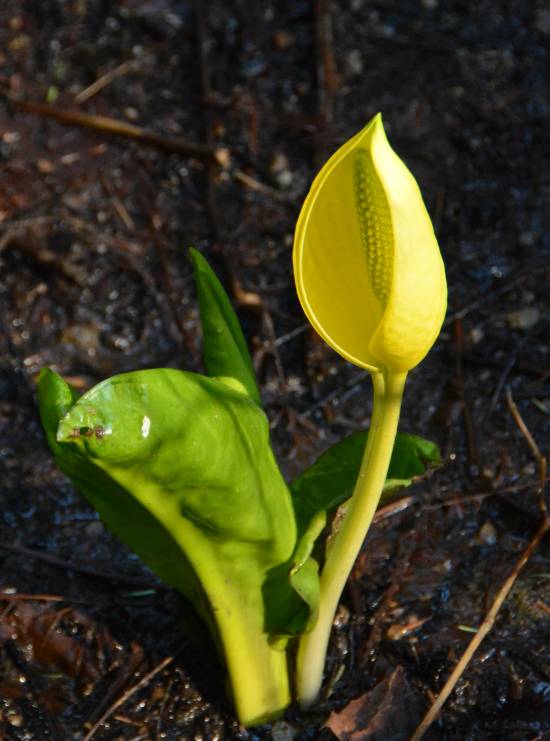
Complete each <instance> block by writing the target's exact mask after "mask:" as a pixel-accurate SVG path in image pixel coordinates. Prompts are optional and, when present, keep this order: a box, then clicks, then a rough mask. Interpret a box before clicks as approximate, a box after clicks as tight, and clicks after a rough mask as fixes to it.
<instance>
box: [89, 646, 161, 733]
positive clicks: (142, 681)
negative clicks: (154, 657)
mask: <svg viewBox="0 0 550 741" xmlns="http://www.w3.org/2000/svg"><path fill="white" fill-rule="evenodd" d="M172 661H174V657H173V656H167V657H166V658H165V659H164V660H163V661H161V662H160V664H159V665H158V666H156V667H155V668H154V669H153V670H152V671H150V672H149V674H146V675H145V676H144V677H142V678H141V679H140V680H139V682H138V683H137V684H135V685H134V686H133V687H130V689H128V690H126V692H123V693H122V695H121V696H120V697H119V698H118V700H116V702H114V703H113V704H112V705H111V706H110V707H109V708H107V710H106V711H105V712H104V713H103V715H102V716H101V718H100V719H99V720H98V721H97V723H94V725H93V726H92V728H90V730H89V731H88V733H87V734H86V735H85V736H84V738H83V740H82V741H90V739H91V738H92V737H93V736H94V735H95V733H96V731H98V730H99V728H100V727H101V726H102V725H103V723H105V721H106V720H108V719H109V718H110V717H111V715H112V714H113V713H114V712H115V711H116V710H117V709H118V708H119V707H120V706H121V705H124V703H125V702H126V700H128V699H130V697H132V695H135V693H136V692H139V690H141V689H143V688H144V687H146V686H147V685H148V684H149V682H150V681H151V680H152V679H154V677H156V675H157V674H159V672H161V671H162V670H163V669H165V668H166V667H167V666H168V664H171V663H172Z"/></svg>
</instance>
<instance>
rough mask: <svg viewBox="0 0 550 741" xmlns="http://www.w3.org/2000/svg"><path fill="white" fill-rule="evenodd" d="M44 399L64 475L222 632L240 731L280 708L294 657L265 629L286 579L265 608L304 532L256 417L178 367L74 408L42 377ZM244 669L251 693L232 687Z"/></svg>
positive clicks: (117, 382)
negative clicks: (274, 576)
mask: <svg viewBox="0 0 550 741" xmlns="http://www.w3.org/2000/svg"><path fill="white" fill-rule="evenodd" d="M39 395H40V407H41V416H42V421H43V424H44V427H45V429H46V432H47V436H48V442H49V444H50V446H51V447H52V450H53V452H54V455H55V458H56V461H57V463H58V465H59V467H60V468H61V469H62V470H63V471H64V472H65V474H66V475H67V476H68V477H69V478H70V479H71V480H72V481H73V482H74V484H75V485H76V486H77V487H78V488H79V489H80V491H81V492H82V493H83V494H84V495H85V496H86V497H87V498H88V499H89V501H90V502H91V504H92V505H93V506H94V507H95V508H96V509H97V511H98V512H99V514H100V515H101V517H102V519H103V520H104V521H105V523H106V524H107V525H108V526H109V527H110V528H111V529H112V530H113V531H114V532H115V533H116V534H117V535H118V536H119V537H120V538H121V539H122V540H124V541H125V542H126V543H127V544H128V545H129V546H130V547H131V548H132V549H133V550H135V551H136V553H138V554H139V555H140V556H141V557H142V558H143V560H144V561H145V562H146V563H147V564H148V565H149V566H150V567H151V568H152V569H153V570H154V571H155V572H156V573H157V574H158V575H159V576H160V577H161V578H162V579H163V580H164V581H165V582H166V583H167V584H170V585H172V586H174V587H176V588H177V589H180V590H181V591H182V592H183V593H184V594H186V595H187V596H188V597H189V598H190V599H191V600H192V601H193V602H194V604H195V605H196V607H197V608H198V610H199V611H200V612H201V614H202V615H203V616H204V617H205V618H206V619H207V621H208V623H209V625H210V627H211V628H212V629H213V630H214V633H215V635H216V633H217V637H218V642H219V643H220V642H221V645H222V646H223V652H224V655H225V658H226V661H227V664H228V668H229V671H230V673H233V675H232V684H233V690H234V694H235V695H236V703H237V706H238V711H239V704H240V706H241V710H240V711H239V715H240V717H241V720H242V722H245V723H251V722H259V720H262V719H265V718H267V717H271V715H272V714H273V713H274V712H275V711H280V710H281V709H282V708H283V707H284V706H285V704H287V702H288V682H287V677H286V660H285V658H284V655H283V654H281V653H280V652H278V653H277V652H275V651H274V649H273V648H272V647H271V646H270V641H269V635H268V626H269V625H270V624H271V623H274V624H278V623H279V621H280V616H279V613H278V610H279V604H283V603H288V604H290V605H293V604H295V601H296V597H295V593H294V592H293V590H292V589H291V587H290V585H289V583H288V579H286V580H285V579H278V580H272V585H273V586H274V587H276V589H275V591H274V592H273V590H272V593H271V595H270V596H271V602H270V603H266V601H265V599H264V584H265V582H266V580H268V579H269V578H270V574H271V573H272V572H279V571H280V570H281V566H282V567H283V568H284V566H285V564H286V563H287V562H288V560H289V558H290V557H291V555H292V552H293V550H294V546H295V540H296V528H295V519H294V513H293V510H292V503H291V498H290V494H289V491H288V489H287V487H286V484H285V482H284V481H283V479H282V477H281V474H280V472H279V469H278V467H277V464H276V463H275V460H274V457H273V454H272V451H271V448H270V445H269V430H268V423H267V419H266V418H265V415H264V413H263V412H262V410H261V409H260V407H259V406H258V405H257V404H256V403H255V402H254V401H252V400H251V398H250V397H249V396H248V394H246V393H243V392H240V391H237V390H234V389H232V388H230V387H228V386H227V385H226V384H225V383H223V382H221V381H218V380H216V379H211V378H207V377H204V376H199V375H196V374H192V373H185V372H183V371H177V370H171V369H163V370H147V371H136V372H134V373H126V374H123V375H120V376H115V377H113V378H110V379H108V380H107V381H104V382H103V383H100V384H99V385H98V386H96V387H94V388H93V389H91V390H90V391H89V392H87V393H86V394H84V396H82V397H80V398H79V399H76V401H75V393H74V392H73V391H72V390H71V389H70V388H69V387H68V386H67V384H65V382H64V381H63V380H62V379H61V378H60V377H59V376H57V375H56V374H54V373H52V372H51V371H48V370H45V371H43V373H42V375H41V379H40V384H39ZM271 606H273V613H274V614H273V615H271V614H270V609H271ZM214 626H215V627H214ZM244 667H248V668H247V671H248V672H249V673H250V674H251V679H250V681H251V682H252V684H253V685H254V686H255V688H256V689H254V691H252V693H251V690H250V688H248V689H247V688H246V686H245V685H243V683H242V682H241V681H240V680H239V679H238V678H237V679H235V677H239V676H240V672H242V671H244ZM274 667H275V668H274ZM285 687H286V689H285ZM255 693H260V694H261V697H260V698H259V700H258V702H253V701H252V700H251V698H253V697H254V694H255ZM239 698H240V699H239ZM251 706H252V708H251Z"/></svg>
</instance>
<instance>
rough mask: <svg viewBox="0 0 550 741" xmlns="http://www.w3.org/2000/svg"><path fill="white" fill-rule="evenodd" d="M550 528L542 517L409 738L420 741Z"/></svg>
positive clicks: (548, 520) (547, 521) (546, 520)
mask: <svg viewBox="0 0 550 741" xmlns="http://www.w3.org/2000/svg"><path fill="white" fill-rule="evenodd" d="M549 530H550V519H544V520H543V522H542V524H541V526H540V527H539V529H538V530H537V532H536V534H535V536H534V538H533V539H532V541H531V542H530V543H529V545H528V546H527V548H526V549H525V550H524V552H523V553H522V554H521V556H520V558H519V559H518V561H517V563H516V565H515V566H514V568H513V570H512V572H511V574H510V575H509V576H508V578H507V579H506V581H505V582H504V584H503V585H502V586H501V588H500V589H499V591H498V594H497V596H496V598H495V600H494V602H493V604H492V605H491V609H490V610H489V612H488V613H487V615H486V616H485V619H484V620H483V623H482V624H481V626H480V628H479V630H478V631H477V633H476V634H475V636H474V637H473V638H472V640H471V641H470V644H469V646H468V648H467V649H466V651H464V653H463V654H462V656H461V658H460V661H459V662H458V664H457V665H456V667H455V668H454V671H453V673H452V674H451V676H450V677H449V679H448V680H447V681H446V682H445V686H444V687H443V689H442V690H441V692H440V693H439V695H438V696H437V699H436V700H435V702H434V704H433V705H432V706H431V708H430V709H429V711H428V712H427V713H426V715H425V716H424V718H423V720H422V722H421V723H420V725H419V726H418V728H417V729H416V731H415V732H414V735H413V736H412V738H411V741H420V739H421V738H422V737H423V736H424V734H425V733H426V731H427V730H428V728H429V727H430V726H431V725H432V723H433V722H434V720H435V719H436V718H437V716H438V715H439V711H440V710H441V708H442V707H443V705H444V704H445V702H446V701H447V698H448V697H449V695H450V694H451V692H452V691H453V690H454V688H455V686H456V684H457V682H458V680H459V679H460V677H461V676H462V674H463V673H464V672H465V671H466V668H467V667H468V664H469V663H470V661H471V660H472V658H473V656H474V654H475V652H476V651H477V649H478V648H479V646H480V644H481V642H482V641H483V639H484V638H485V636H486V635H487V634H488V633H489V632H490V630H491V628H492V627H493V625H494V623H495V618H496V616H497V614H498V612H499V610H500V608H501V607H502V605H503V603H504V601H505V599H506V597H507V596H508V594H509V593H510V590H511V589H512V587H513V586H514V583H515V581H516V579H517V578H518V576H519V574H520V572H521V570H522V569H523V567H524V566H525V564H526V563H527V562H528V561H529V559H530V558H531V555H532V554H533V552H534V551H535V550H536V549H537V547H538V545H539V543H540V541H541V540H542V539H543V538H544V536H545V535H546V533H547V532H548V531H549Z"/></svg>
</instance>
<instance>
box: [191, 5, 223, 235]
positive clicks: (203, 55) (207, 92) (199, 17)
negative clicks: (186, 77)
mask: <svg viewBox="0 0 550 741" xmlns="http://www.w3.org/2000/svg"><path fill="white" fill-rule="evenodd" d="M208 6H209V3H208V2H207V0H195V3H194V9H195V32H196V38H197V53H198V68H199V82H200V88H201V98H202V101H203V103H206V101H208V100H210V99H211V97H212V87H211V85H210V70H209V65H208V39H207V18H208ZM203 117H204V127H205V133H206V142H207V146H208V147H210V148H211V149H212V148H213V141H214V136H213V133H212V125H211V120H210V111H209V109H208V108H207V107H206V106H203ZM206 208H207V211H208V216H209V220H210V228H211V229H212V237H213V241H214V242H215V243H216V244H217V245H219V244H220V243H221V241H222V239H221V237H222V235H221V229H220V220H219V218H218V211H217V208H216V201H215V189H214V170H213V168H212V163H211V162H209V163H208V166H207V168H206Z"/></svg>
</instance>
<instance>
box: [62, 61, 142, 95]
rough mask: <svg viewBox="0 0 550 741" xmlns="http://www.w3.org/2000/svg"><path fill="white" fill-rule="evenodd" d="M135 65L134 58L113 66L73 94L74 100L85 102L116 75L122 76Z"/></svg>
mask: <svg viewBox="0 0 550 741" xmlns="http://www.w3.org/2000/svg"><path fill="white" fill-rule="evenodd" d="M135 66H136V60H135V59H127V60H126V61H125V62H122V64H119V65H117V66H116V67H113V69H110V70H109V71H108V72H105V74H104V75H101V77H98V78H97V80H96V81H95V82H92V84H91V85H88V87H87V88H84V90H81V91H80V92H79V93H78V95H75V97H74V102H75V103H78V104H79V105H80V104H81V103H85V102H86V101H87V100H90V98H93V96H94V95H97V93H99V92H100V91H101V90H103V88H104V87H107V85H109V84H110V83H111V82H112V81H113V80H116V78H117V77H122V76H123V75H125V74H126V73H127V72H130V70H131V69H132V68H134V67H135Z"/></svg>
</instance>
